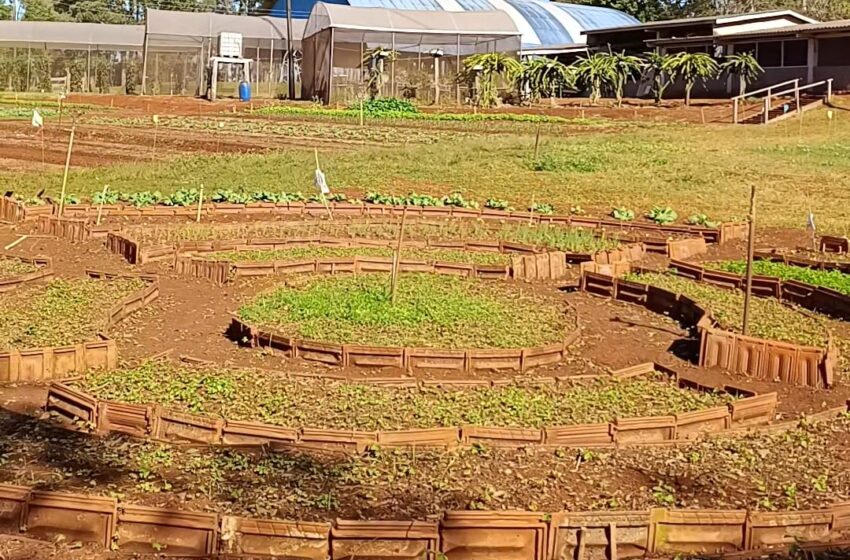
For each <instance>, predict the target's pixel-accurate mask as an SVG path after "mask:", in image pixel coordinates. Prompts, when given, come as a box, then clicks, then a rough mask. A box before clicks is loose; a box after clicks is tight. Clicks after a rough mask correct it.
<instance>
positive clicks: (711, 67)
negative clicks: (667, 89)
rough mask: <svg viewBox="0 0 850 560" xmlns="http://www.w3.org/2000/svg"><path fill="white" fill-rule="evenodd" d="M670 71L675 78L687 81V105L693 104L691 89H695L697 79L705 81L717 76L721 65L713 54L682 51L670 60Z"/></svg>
mask: <svg viewBox="0 0 850 560" xmlns="http://www.w3.org/2000/svg"><path fill="white" fill-rule="evenodd" d="M670 71H671V73H672V74H673V77H674V79H680V78H681V79H682V80H683V81H684V82H685V105H690V104H691V91H693V89H694V86H695V85H696V83H697V80H702V81H703V83H704V82H705V81H706V80H708V79H711V78H715V77H717V74H718V73H719V71H720V67H719V66H718V65H717V61H715V60H714V59H713V58H712V57H711V56H709V55H708V54H706V53H701V52H694V53H689V52H680V53H679V54H676V55H674V56H673V58H672V59H671V60H670Z"/></svg>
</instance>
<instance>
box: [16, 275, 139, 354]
mask: <svg viewBox="0 0 850 560" xmlns="http://www.w3.org/2000/svg"><path fill="white" fill-rule="evenodd" d="M143 285H144V284H143V282H142V281H141V280H136V279H116V280H95V279H89V278H86V279H82V278H80V279H73V280H53V281H51V282H49V283H47V284H40V285H31V286H23V287H20V288H18V289H16V290H14V291H10V292H5V293H2V294H0V314H2V317H3V320H2V321H0V351H6V350H9V349H23V348H33V347H42V346H65V345H70V344H76V343H79V342H82V341H84V340H90V339H91V338H92V337H94V335H96V334H97V332H98V331H100V330H101V329H102V328H103V327H104V324H105V322H106V320H107V317H106V313H105V312H106V310H107V309H109V308H110V307H112V306H113V305H114V304H116V303H118V302H119V301H121V300H122V299H124V298H125V297H127V296H129V295H130V294H132V293H133V292H135V291H137V290H139V289H141V288H142V287H143Z"/></svg>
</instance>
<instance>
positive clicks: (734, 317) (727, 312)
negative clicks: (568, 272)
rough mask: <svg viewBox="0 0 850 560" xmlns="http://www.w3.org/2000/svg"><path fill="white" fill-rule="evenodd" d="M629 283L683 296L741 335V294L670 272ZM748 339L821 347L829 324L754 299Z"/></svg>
mask: <svg viewBox="0 0 850 560" xmlns="http://www.w3.org/2000/svg"><path fill="white" fill-rule="evenodd" d="M627 279H628V280H633V281H635V282H642V283H644V284H650V285H653V286H658V287H659V288H663V289H665V290H669V291H671V292H675V293H678V294H684V295H686V296H688V297H690V298H692V299H693V300H695V301H696V302H697V303H699V304H701V305H703V306H704V307H707V308H708V309H710V310H711V313H712V314H713V315H714V318H715V319H717V321H718V322H719V323H720V324H721V325H722V326H723V328H726V329H730V330H733V331H735V332H740V329H741V320H742V316H743V313H744V293H743V292H741V291H739V290H726V289H724V288H718V287H716V286H712V285H710V284H704V283H702V282H696V281H694V280H689V279H687V278H682V277H681V276H676V275H675V274H672V273H662V274H658V273H647V274H630V275H628V276H627ZM750 305H751V307H750V313H751V315H750V317H751V319H750V332H749V333H748V334H749V335H750V336H755V337H759V338H767V339H770V340H779V341H783V342H790V343H793V344H804V345H808V346H818V347H823V346H825V345H826V342H827V339H828V332H829V321H828V319H827V318H826V317H824V316H822V315H816V314H813V313H810V312H804V311H803V310H801V309H799V308H797V307H794V306H790V305H787V304H783V303H782V302H780V301H779V300H778V299H776V298H763V297H754V298H753V299H752V301H751V303H750Z"/></svg>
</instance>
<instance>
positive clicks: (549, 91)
mask: <svg viewBox="0 0 850 560" xmlns="http://www.w3.org/2000/svg"><path fill="white" fill-rule="evenodd" d="M522 66H523V68H522V76H521V82H522V83H521V85H520V89H521V90H522V89H524V88H525V86H527V87H528V89H529V91H530V93H531V97H532V99H534V100H538V99H540V98H541V97H543V96H544V95H545V96H548V97H549V98H550V99H552V100H554V98H555V96H556V93H557V91H558V87H562V88H565V89H568V90H572V89H574V87H575V69H574V68H573V67H571V66H567V65H566V64H564V63H563V62H560V61H558V60H555V59H554V58H547V57H545V56H540V57H535V58H532V59H530V60H526V61H525V62H524V63H523V65H522Z"/></svg>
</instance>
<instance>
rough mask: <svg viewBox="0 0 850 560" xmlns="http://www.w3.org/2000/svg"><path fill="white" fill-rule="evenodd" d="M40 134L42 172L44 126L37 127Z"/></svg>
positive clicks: (42, 166)
mask: <svg viewBox="0 0 850 560" xmlns="http://www.w3.org/2000/svg"><path fill="white" fill-rule="evenodd" d="M39 129H40V132H41V170H42V171H44V125H41V126H40V127H39Z"/></svg>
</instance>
